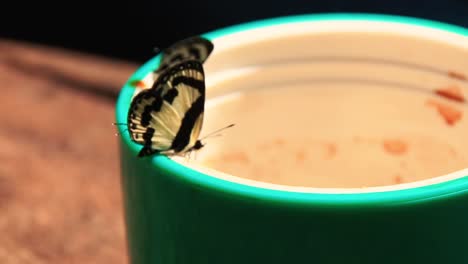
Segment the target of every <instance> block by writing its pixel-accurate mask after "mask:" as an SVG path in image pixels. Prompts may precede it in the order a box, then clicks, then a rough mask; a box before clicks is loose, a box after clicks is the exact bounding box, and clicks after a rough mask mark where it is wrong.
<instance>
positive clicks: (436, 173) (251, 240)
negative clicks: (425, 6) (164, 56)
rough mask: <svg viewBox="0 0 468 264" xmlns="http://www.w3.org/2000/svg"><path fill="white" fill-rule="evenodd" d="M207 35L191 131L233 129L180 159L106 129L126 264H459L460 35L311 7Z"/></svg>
mask: <svg viewBox="0 0 468 264" xmlns="http://www.w3.org/2000/svg"><path fill="white" fill-rule="evenodd" d="M204 36H205V37H206V38H208V39H210V40H212V41H213V43H214V45H215V49H214V52H213V54H212V55H211V56H210V58H209V59H208V60H207V62H206V63H205V74H206V79H207V80H206V83H207V102H206V110H205V124H204V128H203V129H204V130H203V133H205V134H206V132H210V131H213V130H215V129H216V128H219V127H222V126H224V125H227V124H229V123H236V126H235V127H234V128H232V129H229V130H227V131H224V132H223V136H222V137H220V138H216V139H214V138H213V139H206V141H207V142H208V143H207V144H206V146H205V147H204V148H203V149H201V150H199V151H198V153H196V155H197V157H192V158H191V159H190V160H188V161H187V160H184V159H178V158H170V157H166V156H163V155H155V156H152V157H146V158H138V157H137V155H138V151H139V150H140V148H141V145H138V144H136V143H134V142H132V141H131V139H130V137H129V135H128V132H126V131H125V127H120V128H119V130H120V131H119V132H120V137H119V143H120V144H119V145H120V157H121V174H122V190H123V197H124V205H125V219H126V230H127V238H128V248H129V255H130V261H131V263H132V264H143V263H144V264H148V263H161V264H180V263H191V264H206V263H235V264H238V263H258V264H260V263H268V264H273V263H320V264H322V263H330V264H343V263H346V264H350V263H358V264H367V263H369V264H370V263H372V264H374V263H379V264H390V263H392V264H393V263H424V264H429V263H434V264H436V263H437V264H440V263H451V264H458V263H460V264H464V263H468V251H467V250H466V246H467V245H468V225H467V223H468V169H465V168H466V167H467V166H466V164H467V162H468V139H467V137H466V135H467V134H466V131H468V130H467V128H468V123H467V121H466V120H465V119H464V117H463V115H464V114H466V113H467V107H466V103H465V102H464V98H463V94H465V93H466V92H467V91H468V81H467V79H466V78H465V77H464V75H463V71H465V72H466V69H468V59H467V58H468V30H466V29H463V28H460V27H457V26H452V25H447V24H442V23H438V22H433V21H427V20H420V19H414V18H406V17H397V16H385V15H370V14H323V15H304V16H292V17H282V18H276V19H268V20H262V21H257V22H252V23H247V24H242V25H237V26H233V27H228V28H225V29H221V30H218V31H214V32H211V33H207V34H205V35H204ZM158 63H159V57H155V58H153V59H151V60H150V61H148V62H147V63H146V64H145V65H143V66H142V67H141V68H140V69H138V70H137V72H136V73H135V74H134V75H133V76H132V77H131V78H130V79H129V82H128V83H127V84H126V85H125V86H124V87H123V89H122V91H121V94H120V97H119V99H118V102H117V107H116V108H117V109H116V115H117V116H116V119H117V122H120V123H122V122H123V123H125V122H126V120H127V113H128V108H129V105H130V102H131V98H132V96H133V94H134V92H135V88H134V87H133V86H132V85H130V84H131V83H132V82H133V81H134V80H141V79H144V77H145V76H146V75H147V74H148V73H149V72H150V71H152V70H153V69H155V68H156V67H157V66H158ZM311 87H312V88H311ZM444 87H449V88H450V89H449V88H447V89H445V88H444ZM453 87H455V88H456V89H455V88H453ZM443 88H444V89H443ZM245 95H247V96H245ZM305 110H306V111H305ZM205 131H206V132H205ZM298 131H300V132H298ZM324 142H325V143H326V144H325V143H324ZM233 153H234V154H233ZM304 168H307V169H304ZM221 171H222V172H221Z"/></svg>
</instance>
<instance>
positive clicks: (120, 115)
mask: <svg viewBox="0 0 468 264" xmlns="http://www.w3.org/2000/svg"><path fill="white" fill-rule="evenodd" d="M319 21H375V22H391V23H397V24H405V25H416V26H421V27H426V28H431V29H437V30H442V31H446V32H449V33H454V34H457V35H461V36H464V37H466V36H468V29H465V28H463V27H460V26H456V25H452V24H448V23H443V22H437V21H433V20H427V19H420V18H413V17H405V16H396V15H383V14H368V13H331V14H305V15H295V16H284V17H276V18H270V19H263V20H256V21H252V22H247V23H242V24H238V25H233V26H229V27H225V28H221V29H218V30H215V31H211V32H208V33H205V34H202V36H204V37H206V38H208V39H210V40H213V39H216V38H220V37H223V36H226V35H230V34H234V33H238V32H242V31H248V30H253V29H259V28H264V27H270V26H275V25H281V24H290V23H303V22H319ZM159 60H160V55H159V54H158V55H157V56H155V57H153V58H151V59H150V60H148V61H147V62H146V63H144V64H143V65H142V66H141V67H139V68H138V69H137V70H136V71H135V73H134V74H132V76H131V77H130V78H129V79H128V80H127V82H126V83H125V84H124V86H123V88H122V90H121V92H120V94H119V97H118V99H117V103H116V122H118V123H126V122H127V114H128V107H129V105H130V102H131V98H132V96H133V93H134V88H133V87H132V86H131V85H130V84H131V83H132V81H133V80H141V79H143V77H144V76H145V75H146V74H147V73H148V72H150V71H151V70H152V69H154V68H155V67H157V66H158V64H159ZM118 130H119V135H120V136H119V137H120V139H121V143H122V144H125V145H126V147H128V148H130V149H131V151H132V152H133V153H135V156H136V155H137V153H138V151H139V149H140V148H141V145H139V144H137V143H135V142H133V141H132V140H131V139H130V136H129V134H128V132H125V129H124V128H122V127H121V126H118ZM149 159H150V162H151V165H152V167H153V168H155V169H157V170H162V171H163V172H164V173H167V174H171V175H172V176H173V177H176V178H177V179H178V180H179V181H181V182H185V183H186V184H192V185H196V186H199V187H201V188H206V189H208V190H212V191H213V192H220V193H223V194H229V195H236V196H244V197H250V198H254V199H262V200H268V201H273V202H280V203H293V204H302V205H313V206H326V207H328V206H334V207H341V206H343V207H347V206H349V205H355V206H376V205H377V206H382V205H398V204H406V203H420V202H425V201H430V200H435V199H439V198H448V197H451V196H454V195H459V194H462V193H465V192H468V169H465V170H461V171H460V172H461V173H462V176H460V177H457V178H455V179H449V180H446V181H442V182H440V183H432V184H431V183H429V184H428V185H423V186H417V187H407V188H400V189H396V190H385V191H378V190H375V191H364V192H352V193H328V192H323V193H322V192H310V191H308V192H306V191H290V190H279V189H271V188H263V187H259V186H252V185H246V184H242V183H238V182H233V181H229V180H225V179H222V178H218V177H215V176H212V175H209V174H207V173H203V172H201V171H198V170H195V169H192V168H190V167H186V166H184V165H182V164H180V163H177V162H176V161H173V160H172V159H170V158H168V157H166V156H164V155H155V156H152V157H150V158H149ZM439 177H444V176H438V177H435V178H439ZM421 181H425V180H421ZM419 182H420V181H419ZM304 189H307V188H304ZM311 189H312V188H311ZM313 189H314V190H315V189H316V190H320V189H323V190H325V189H327V188H313ZM342 189H343V190H346V188H342ZM350 189H351V188H350ZM353 189H357V188H353ZM364 189H365V188H364ZM370 189H372V187H370Z"/></svg>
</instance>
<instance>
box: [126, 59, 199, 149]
mask: <svg viewBox="0 0 468 264" xmlns="http://www.w3.org/2000/svg"><path fill="white" fill-rule="evenodd" d="M204 107H205V74H204V71H203V66H202V62H200V61H199V60H187V61H182V62H178V63H174V64H171V65H170V66H168V67H167V68H166V69H165V70H164V71H162V72H161V74H160V75H159V76H158V78H157V80H156V82H155V83H154V85H153V86H152V87H151V88H150V89H146V90H143V91H142V92H140V93H139V94H138V95H136V96H135V97H134V98H133V100H132V103H131V105H130V109H129V113H128V118H127V119H128V120H127V125H128V130H129V133H130V137H131V139H132V140H133V141H135V142H136V143H139V144H141V145H143V148H142V149H141V151H140V152H139V154H138V156H139V157H142V156H147V155H151V154H155V153H161V154H167V155H174V154H181V153H185V152H188V151H191V150H197V149H200V148H202V147H203V144H202V143H201V141H200V140H199V139H198V137H199V135H200V130H201V128H202V124H203V114H204Z"/></svg>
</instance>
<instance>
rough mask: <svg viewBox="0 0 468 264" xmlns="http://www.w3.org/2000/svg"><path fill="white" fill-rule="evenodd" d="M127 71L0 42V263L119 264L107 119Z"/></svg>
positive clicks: (119, 228)
mask: <svg viewBox="0 0 468 264" xmlns="http://www.w3.org/2000/svg"><path fill="white" fill-rule="evenodd" d="M135 69H136V65H134V64H130V63H126V62H121V61H114V60H110V59H103V58H97V57H93V56H87V55H83V54H78V53H72V52H69V51H61V50H57V49H50V48H45V47H40V46H35V45H30V44H23V43H17V42H11V41H7V40H0V85H1V95H0V98H1V99H0V102H1V103H0V113H1V114H0V116H1V119H0V120H1V123H0V234H1V235H0V263H2V264H10V263H37V264H41V263H113V264H119V263H127V256H126V248H125V233H124V225H123V213H122V201H121V193H120V178H119V177H120V176H119V171H118V153H117V151H118V149H117V139H116V137H115V131H116V130H115V128H114V127H113V126H112V122H114V104H115V99H116V97H117V94H118V91H119V90H120V87H121V86H122V84H123V83H124V82H125V80H126V79H127V78H128V77H129V76H130V74H131V73H132V72H133V71H134V70H135Z"/></svg>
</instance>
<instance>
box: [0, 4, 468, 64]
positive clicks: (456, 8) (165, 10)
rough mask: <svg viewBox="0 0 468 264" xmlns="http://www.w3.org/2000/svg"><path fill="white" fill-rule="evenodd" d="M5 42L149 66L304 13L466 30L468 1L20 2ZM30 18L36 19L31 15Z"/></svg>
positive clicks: (12, 7) (5, 12) (1, 28)
mask: <svg viewBox="0 0 468 264" xmlns="http://www.w3.org/2000/svg"><path fill="white" fill-rule="evenodd" d="M1 5H2V6H3V8H1V9H2V10H1V14H0V16H1V17H2V18H1V19H2V20H4V21H2V23H1V25H0V37H3V38H12V39H19V40H26V41H30V42H35V43H43V44H48V45H53V46H59V47H65V48H70V49H75V50H80V51H85V52H89V53H95V54H100V55H104V56H109V57H116V58H121V59H127V60H132V61H136V62H143V61H145V60H147V59H148V58H149V57H151V56H153V55H154V54H153V52H152V50H153V48H154V47H156V46H157V47H159V48H164V47H166V46H168V45H169V44H170V43H172V42H174V41H176V40H178V39H182V38H185V37H188V36H191V35H195V34H200V33H204V32H207V31H211V30H213V29H217V28H220V27H224V26H227V25H232V24H237V23H241V22H247V21H251V20H256V19H261V18H268V17H276V16H283V15H292V14H304V13H324V12H366V13H384V14H397V15H405V16H414V17H420V18H428V19H433V20H439V21H443V22H448V23H453V24H457V25H461V26H465V27H468V0H425V1H423V0H414V1H411V0H323V1H311V0H309V1H307V0H281V1H278V0H276V1H275V0H271V1H254V0H237V1H236V0H234V1H233V0H231V1H228V0H225V1H222V0H218V1H216V0H209V1H198V0H194V1H175V0H169V1H161V0H135V1H121V2H118V1H113V2H109V3H106V2H103V1H99V0H95V1H62V2H58V3H52V2H47V1H38V2H29V1H15V2H11V1H10V2H5V3H4V4H1ZM27 12H30V14H28V13H27Z"/></svg>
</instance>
